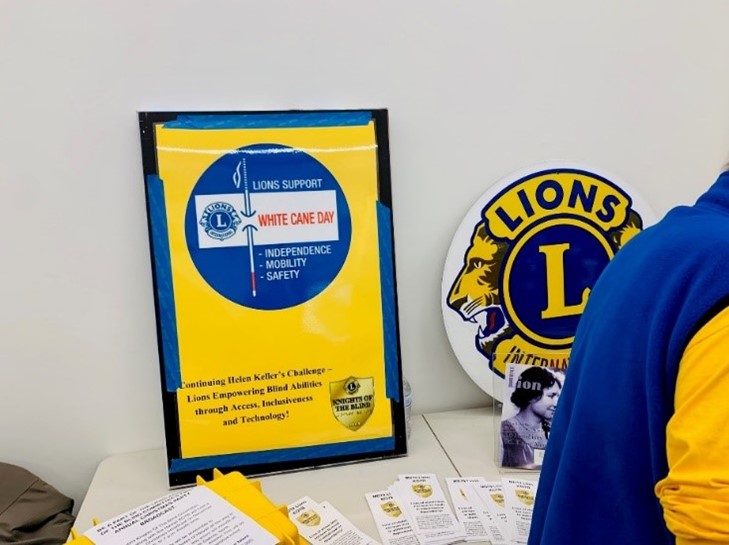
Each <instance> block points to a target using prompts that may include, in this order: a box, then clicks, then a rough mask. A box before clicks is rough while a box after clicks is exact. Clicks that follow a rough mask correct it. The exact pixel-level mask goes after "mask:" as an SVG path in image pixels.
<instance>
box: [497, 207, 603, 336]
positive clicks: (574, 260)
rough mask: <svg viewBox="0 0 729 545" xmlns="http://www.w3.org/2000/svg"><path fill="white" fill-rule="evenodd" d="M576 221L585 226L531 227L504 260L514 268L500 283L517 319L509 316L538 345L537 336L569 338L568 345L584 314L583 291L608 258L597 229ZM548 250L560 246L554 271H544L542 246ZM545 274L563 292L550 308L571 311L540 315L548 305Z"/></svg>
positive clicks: (592, 283) (598, 273)
mask: <svg viewBox="0 0 729 545" xmlns="http://www.w3.org/2000/svg"><path fill="white" fill-rule="evenodd" d="M580 223H583V222H580V221H575V222H574V223H572V224H555V225H550V226H546V227H545V228H543V229H542V230H539V229H538V227H536V226H535V227H536V228H533V229H530V230H528V231H526V232H524V233H522V235H521V236H520V237H519V238H520V239H521V240H523V244H515V245H514V248H518V253H517V254H514V255H507V256H505V262H506V261H508V260H512V267H511V274H510V275H509V278H503V279H502V282H503V283H504V285H503V286H502V288H503V289H502V293H507V294H508V297H509V298H510V306H511V309H512V312H513V313H514V314H515V315H516V316H509V321H510V322H511V323H514V322H518V323H520V324H521V325H522V326H523V327H525V328H526V329H527V330H528V331H521V333H522V334H523V335H525V336H526V337H527V338H530V339H531V340H532V342H537V341H536V340H535V339H534V337H535V336H538V337H542V338H545V339H550V340H555V341H558V340H560V339H569V340H570V342H571V337H573V336H574V334H575V330H576V328H577V322H578V321H579V319H580V316H581V315H582V311H581V310H579V311H578V310H577V309H578V308H579V306H580V304H581V302H582V297H583V293H584V290H585V289H592V286H594V285H595V282H596V281H597V278H598V276H599V275H600V273H601V272H602V270H603V269H604V268H605V267H606V266H607V264H608V262H609V261H610V258H611V257H612V255H610V254H609V253H608V251H607V250H606V247H605V245H606V244H607V243H606V242H605V241H601V240H599V239H598V238H596V236H595V232H596V230H595V228H594V227H592V228H590V226H589V225H588V224H587V223H585V224H584V225H585V227H584V228H582V227H581V226H580ZM522 237H528V238H522ZM548 246H556V247H558V248H560V250H559V251H558V256H561V262H560V266H559V267H558V270H551V271H548V270H547V257H546V254H545V248H546V247H548ZM549 275H552V280H553V281H555V282H557V281H558V282H559V283H560V284H561V286H563V290H564V293H563V294H562V295H563V300H560V301H552V302H551V305H552V306H554V305H557V306H559V307H560V308H571V309H573V310H572V311H571V312H570V311H567V312H565V314H564V315H562V316H549V317H545V315H544V313H545V311H546V310H547V308H548V307H550V301H549V300H548V297H549V296H550V294H549V290H548V286H547V283H548V282H549V280H548V278H549ZM551 296H552V297H554V296H555V294H554V293H552V294H551ZM537 344H542V343H539V342H537ZM566 344H569V343H566Z"/></svg>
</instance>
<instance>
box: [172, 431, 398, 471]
mask: <svg viewBox="0 0 729 545" xmlns="http://www.w3.org/2000/svg"><path fill="white" fill-rule="evenodd" d="M394 448H395V439H394V438H392V437H388V438H384V439H367V440H364V441H351V442H348V443H335V444H329V445H321V446H315V447H298V448H287V449H278V450H262V451H259V452H245V453H239V454H219V455H217V456H200V457H197V458H175V459H173V460H171V462H170V473H182V472H185V471H197V470H202V469H211V468H224V467H236V466H238V467H242V466H249V465H256V464H271V463H277V462H290V461H294V460H296V461H301V460H314V459H317V458H329V457H335V456H347V455H355V454H368V453H376V452H391V451H392V450H393V449H394Z"/></svg>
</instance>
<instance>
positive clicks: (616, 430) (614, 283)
mask: <svg viewBox="0 0 729 545" xmlns="http://www.w3.org/2000/svg"><path fill="white" fill-rule="evenodd" d="M727 421H729V173H727V172H724V173H723V174H721V175H720V176H719V178H718V179H717V181H716V182H715V183H714V184H713V185H712V186H711V187H710V188H709V189H708V191H706V193H704V194H703V195H702V196H701V197H700V198H699V199H698V200H697V202H696V203H695V204H694V205H693V206H680V207H677V208H675V209H673V210H671V211H670V212H669V213H668V214H667V215H666V216H665V217H664V218H663V219H662V220H661V221H660V222H658V223H657V224H656V225H654V226H652V227H649V228H648V229H645V230H644V231H643V232H641V233H640V234H638V235H636V236H635V237H634V238H633V239H632V240H630V241H629V242H628V243H627V244H626V245H625V246H624V247H623V248H622V249H621V250H620V251H619V252H618V253H617V254H616V256H615V257H614V258H613V259H612V261H611V262H610V263H609V264H608V265H607V267H606V268H605V270H604V271H603V273H602V274H601V275H600V277H599V278H598V280H597V282H596V284H595V286H594V287H593V290H592V292H591V294H590V297H589V299H588V302H587V306H586V308H585V311H584V313H583V315H582V317H581V319H580V322H579V324H578V327H577V331H576V334H575V339H574V343H573V347H572V351H571V355H570V366H569V369H568V371H567V377H566V380H565V384H564V387H563V389H562V392H561V397H560V400H559V406H558V407H557V410H556V412H555V416H554V419H553V421H552V427H551V433H550V438H549V443H548V445H547V449H546V454H545V458H544V463H543V466H542V471H541V475H540V481H539V489H538V492H537V497H536V502H535V506H534V513H533V518H532V526H531V533H530V536H529V541H528V543H529V545H664V544H665V545H673V544H674V543H675V544H677V545H716V544H719V543H729V433H728V432H727V430H726V422H727Z"/></svg>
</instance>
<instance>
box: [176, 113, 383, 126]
mask: <svg viewBox="0 0 729 545" xmlns="http://www.w3.org/2000/svg"><path fill="white" fill-rule="evenodd" d="M371 119H372V113H371V112H369V111H351V112H346V111H339V112H280V113H269V114H225V115H224V114H217V115H216V114H205V115H202V114H201V115H195V114H192V115H180V116H178V117H177V119H175V120H174V121H168V122H166V123H165V124H164V127H165V128H168V129H207V130H210V129H268V128H292V129H293V128H298V127H349V126H357V125H367V124H368V123H369V122H370V120H371Z"/></svg>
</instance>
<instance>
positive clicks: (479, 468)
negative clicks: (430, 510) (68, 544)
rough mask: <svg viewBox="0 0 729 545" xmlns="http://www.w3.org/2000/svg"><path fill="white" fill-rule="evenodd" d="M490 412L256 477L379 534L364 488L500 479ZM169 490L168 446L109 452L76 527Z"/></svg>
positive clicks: (436, 418)
mask: <svg viewBox="0 0 729 545" xmlns="http://www.w3.org/2000/svg"><path fill="white" fill-rule="evenodd" d="M492 415H493V412H492V409H491V408H485V409H471V410H464V411H449V412H444V413H434V414H428V415H413V417H412V422H411V425H412V436H411V437H410V441H409V443H408V455H407V456H403V457H399V458H389V459H386V460H377V461H368V462H362V463H356V464H348V465H340V466H332V467H325V468H319V469H309V470H303V471H297V472H292V473H283V474H279V475H269V476H266V477H261V478H260V479H258V480H260V482H261V485H262V487H263V492H264V494H265V495H266V496H267V497H268V498H269V499H270V500H271V501H272V502H273V503H275V504H277V505H281V504H289V503H291V502H293V501H295V500H297V499H299V498H301V497H302V496H310V497H311V498H313V499H314V500H315V501H325V500H326V501H329V502H330V503H331V504H332V505H334V506H335V507H336V508H337V509H339V510H340V511H341V512H342V513H343V514H344V515H345V516H346V517H347V518H348V519H349V520H351V521H352V522H353V523H354V524H355V526H357V527H358V528H359V529H361V530H362V531H363V532H365V533H367V534H368V535H370V536H371V537H373V538H374V539H376V540H379V536H378V534H377V528H376V526H375V524H374V521H373V520H372V516H371V514H370V511H369V508H368V507H367V502H366V501H365V498H364V494H365V493H366V492H374V491H376V490H383V489H385V488H386V487H387V486H388V485H390V484H392V482H393V481H395V480H396V479H397V476H398V475H399V474H402V473H435V474H436V475H437V476H438V479H439V481H440V484H441V486H442V487H443V490H444V491H446V495H447V489H446V486H445V478H446V477H459V476H463V477H470V476H483V477H486V478H487V479H498V478H499V477H500V475H501V473H500V472H499V470H498V469H497V467H496V465H495V464H494V455H493V451H494V432H493V429H494V427H493V416H492ZM167 493H169V487H168V484H167V468H166V457H165V452H164V449H155V450H146V451H140V452H130V453H128V454H119V455H116V456H111V457H109V458H107V459H106V460H104V461H103V462H101V464H99V467H98V469H97V470H96V474H95V475H94V478H93V480H92V481H91V485H90V486H89V490H88V492H87V494H86V497H85V498H84V501H83V502H82V504H81V507H80V509H79V512H78V516H77V520H76V526H75V528H76V530H77V531H78V532H79V533H83V532H85V531H86V530H88V529H89V528H90V527H91V524H92V523H91V520H92V518H97V519H99V520H106V519H109V518H112V517H114V516H116V515H118V514H120V513H123V512H125V511H128V510H130V509H132V508H133V507H136V506H138V505H141V504H143V503H146V502H148V501H151V500H153V499H155V498H158V497H160V496H164V495H165V494H167Z"/></svg>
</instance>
